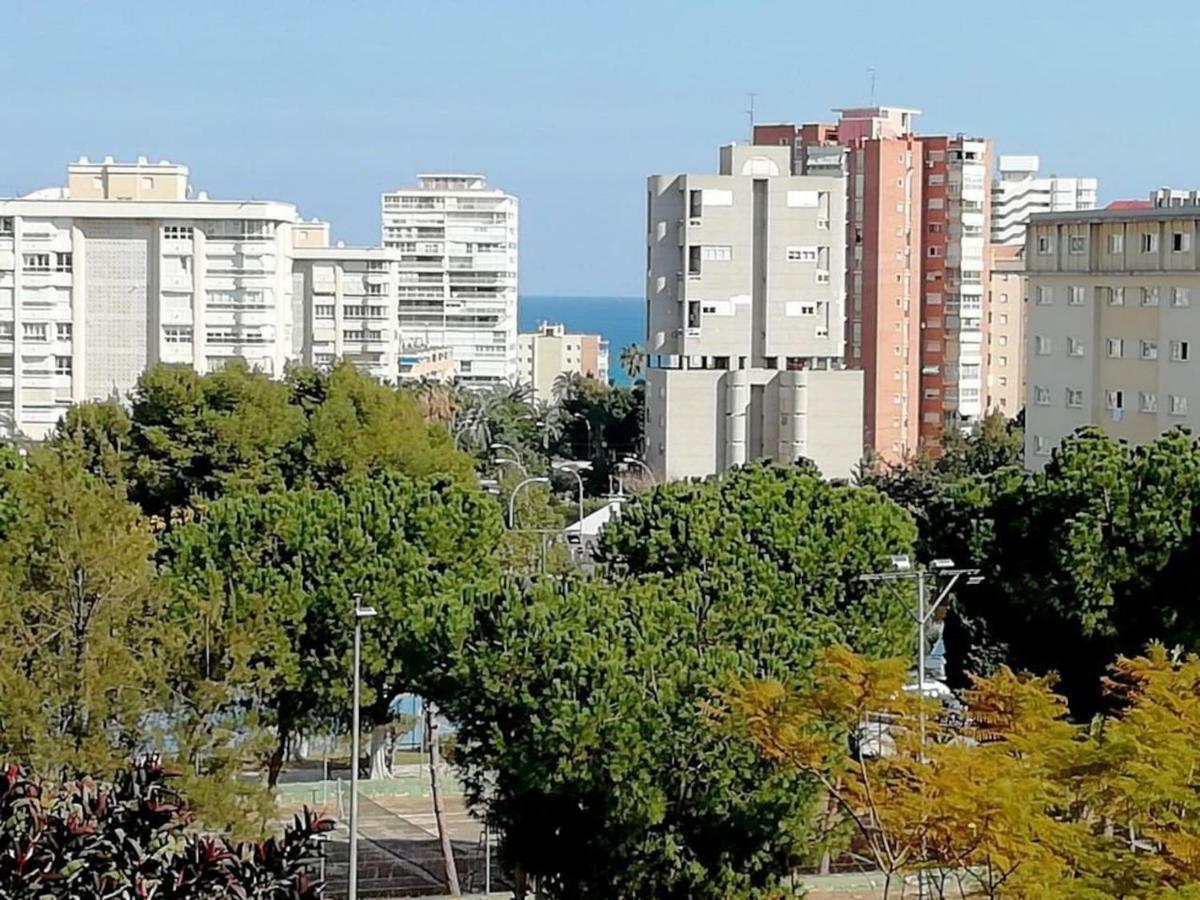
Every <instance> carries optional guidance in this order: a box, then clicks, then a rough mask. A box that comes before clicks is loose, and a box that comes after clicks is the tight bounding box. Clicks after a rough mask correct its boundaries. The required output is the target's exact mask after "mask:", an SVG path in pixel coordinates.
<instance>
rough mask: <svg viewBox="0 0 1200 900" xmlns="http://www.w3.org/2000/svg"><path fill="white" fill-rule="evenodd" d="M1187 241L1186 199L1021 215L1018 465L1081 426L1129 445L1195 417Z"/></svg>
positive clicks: (1197, 219) (1194, 333)
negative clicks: (1021, 446)
mask: <svg viewBox="0 0 1200 900" xmlns="http://www.w3.org/2000/svg"><path fill="white" fill-rule="evenodd" d="M1197 199H1200V198H1197ZM1198 243H1200V206H1196V205H1188V206H1175V205H1169V203H1168V205H1164V206H1158V207H1151V208H1143V209H1137V208H1134V209H1128V208H1126V209H1104V210H1091V211H1080V212H1059V213H1043V214H1039V215H1035V216H1033V218H1032V219H1031V220H1030V223H1029V229H1028V237H1027V241H1026V245H1025V267H1026V271H1027V272H1028V273H1029V303H1028V310H1029V322H1028V326H1027V334H1028V337H1027V347H1028V357H1027V360H1028V361H1027V373H1026V384H1027V388H1026V404H1025V462H1026V465H1027V466H1028V467H1029V468H1035V469H1036V468H1041V467H1042V466H1044V465H1045V464H1046V462H1047V460H1048V459H1049V458H1050V456H1051V454H1052V452H1053V450H1054V448H1055V447H1056V446H1057V445H1058V444H1059V442H1060V441H1061V440H1062V439H1063V438H1064V437H1065V436H1067V435H1069V434H1071V433H1072V432H1073V431H1074V430H1075V429H1076V428H1079V427H1080V426H1083V425H1098V426H1099V427H1101V428H1103V429H1104V430H1105V431H1106V432H1108V433H1109V434H1111V435H1113V436H1114V437H1118V438H1123V439H1125V440H1128V441H1130V442H1131V443H1134V444H1137V443H1142V442H1144V441H1149V440H1152V439H1153V438H1155V437H1156V436H1158V435H1159V434H1161V433H1162V432H1163V431H1166V430H1167V429H1169V428H1170V427H1172V426H1174V425H1177V424H1187V425H1190V426H1191V427H1192V428H1193V430H1195V429H1196V427H1197V425H1200V376H1198V375H1197V373H1196V371H1195V370H1194V369H1193V366H1195V365H1197V359H1198V356H1200V312H1193V310H1194V309H1196V308H1197V306H1200V249H1198V246H1197V245H1198ZM1193 300H1195V301H1196V303H1195V304H1193Z"/></svg>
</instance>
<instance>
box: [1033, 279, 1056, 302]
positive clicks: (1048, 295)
mask: <svg viewBox="0 0 1200 900" xmlns="http://www.w3.org/2000/svg"><path fill="white" fill-rule="evenodd" d="M1053 302H1054V288H1052V287H1051V286H1050V285H1048V284H1039V285H1038V287H1037V304H1038V306H1049V305H1050V304H1051V303H1053Z"/></svg>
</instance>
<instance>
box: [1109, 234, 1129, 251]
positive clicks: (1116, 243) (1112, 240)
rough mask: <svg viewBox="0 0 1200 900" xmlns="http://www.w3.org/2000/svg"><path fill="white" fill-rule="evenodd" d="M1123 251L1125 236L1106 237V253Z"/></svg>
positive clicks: (1111, 235) (1112, 235)
mask: <svg viewBox="0 0 1200 900" xmlns="http://www.w3.org/2000/svg"><path fill="white" fill-rule="evenodd" d="M1124 250H1125V235H1123V234H1110V235H1109V236H1108V252H1109V253H1121V252H1123V251H1124Z"/></svg>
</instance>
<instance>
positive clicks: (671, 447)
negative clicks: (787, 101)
mask: <svg viewBox="0 0 1200 900" xmlns="http://www.w3.org/2000/svg"><path fill="white" fill-rule="evenodd" d="M791 155H792V148H791V147H788V146H738V145H730V146H726V147H722V148H721V152H720V168H719V174H716V175H655V176H652V177H651V178H650V179H649V185H648V186H649V196H648V212H649V220H648V222H647V245H648V252H647V257H648V273H647V283H646V298H647V354H648V363H649V365H648V368H647V372H646V460H647V463H648V464H649V465H650V467H651V468H652V469H653V470H654V471H655V472H656V473H657V474H658V475H659V476H660V477H662V478H665V479H676V478H686V477H692V476H705V475H709V474H713V473H716V472H721V471H724V470H726V469H728V468H730V467H732V466H735V465H739V464H742V463H745V462H748V461H752V460H755V459H763V458H768V459H775V460H779V461H782V462H792V461H794V460H797V459H799V458H802V457H806V458H809V459H811V460H813V461H814V462H815V463H816V464H817V465H818V466H819V467H820V468H821V470H822V472H824V474H825V475H826V476H828V477H846V476H848V475H849V474H850V473H851V470H852V469H853V467H854V466H855V464H856V463H857V462H858V461H859V459H860V457H861V456H862V419H863V373H862V372H861V371H848V370H845V369H844V368H843V358H842V357H843V342H844V328H845V323H844V318H845V290H844V284H845V275H844V273H845V269H846V248H845V241H844V236H845V233H846V232H845V228H846V180H845V176H844V175H842V174H840V173H839V174H838V175H792V174H791V167H792V160H791Z"/></svg>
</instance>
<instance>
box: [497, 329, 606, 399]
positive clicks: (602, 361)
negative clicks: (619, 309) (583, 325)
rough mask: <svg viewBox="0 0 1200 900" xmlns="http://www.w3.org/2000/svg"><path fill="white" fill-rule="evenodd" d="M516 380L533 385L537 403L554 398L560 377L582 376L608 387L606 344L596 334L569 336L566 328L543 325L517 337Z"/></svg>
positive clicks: (570, 334)
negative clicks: (556, 384) (517, 370)
mask: <svg viewBox="0 0 1200 900" xmlns="http://www.w3.org/2000/svg"><path fill="white" fill-rule="evenodd" d="M517 343H518V345H519V356H520V371H519V374H518V376H517V377H518V378H519V379H520V381H521V382H522V383H524V384H529V385H532V386H533V394H534V397H536V398H537V399H538V400H544V401H550V400H553V399H555V397H554V384H555V382H556V381H557V380H558V377H559V376H560V375H571V374H574V375H582V376H583V377H585V378H592V379H595V380H596V381H599V382H600V383H601V384H608V341H606V340H605V339H604V338H603V337H601V336H600V335H598V334H572V333H570V332H569V331H567V329H566V326H564V325H556V324H553V323H550V322H543V323H542V324H541V325H540V326H539V327H538V330H537V331H534V332H530V333H526V334H519V335H517Z"/></svg>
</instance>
